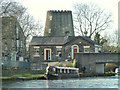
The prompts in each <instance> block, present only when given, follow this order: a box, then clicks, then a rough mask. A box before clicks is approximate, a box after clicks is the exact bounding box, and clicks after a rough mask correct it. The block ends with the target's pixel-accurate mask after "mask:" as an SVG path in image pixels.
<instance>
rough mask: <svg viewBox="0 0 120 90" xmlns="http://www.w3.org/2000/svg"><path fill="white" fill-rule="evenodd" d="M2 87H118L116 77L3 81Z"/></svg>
mask: <svg viewBox="0 0 120 90" xmlns="http://www.w3.org/2000/svg"><path fill="white" fill-rule="evenodd" d="M3 88H118V78H111V77H110V78H108V77H106V78H104V77H97V78H93V77H92V78H81V79H63V80H30V81H16V82H11V81H9V82H5V81H4V82H3Z"/></svg>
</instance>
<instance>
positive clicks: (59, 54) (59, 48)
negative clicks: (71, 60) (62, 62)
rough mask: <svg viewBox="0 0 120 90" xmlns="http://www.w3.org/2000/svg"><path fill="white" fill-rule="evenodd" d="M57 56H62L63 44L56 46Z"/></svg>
mask: <svg viewBox="0 0 120 90" xmlns="http://www.w3.org/2000/svg"><path fill="white" fill-rule="evenodd" d="M56 50H57V53H56V56H58V57H61V56H62V46H56Z"/></svg>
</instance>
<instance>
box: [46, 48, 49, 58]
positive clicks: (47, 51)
mask: <svg viewBox="0 0 120 90" xmlns="http://www.w3.org/2000/svg"><path fill="white" fill-rule="evenodd" d="M46 60H50V50H46Z"/></svg>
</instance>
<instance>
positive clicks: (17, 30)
mask: <svg viewBox="0 0 120 90" xmlns="http://www.w3.org/2000/svg"><path fill="white" fill-rule="evenodd" d="M18 33H19V29H18V27H17V28H16V34H17V38H18Z"/></svg>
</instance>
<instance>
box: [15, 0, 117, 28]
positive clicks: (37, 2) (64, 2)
mask: <svg viewBox="0 0 120 90" xmlns="http://www.w3.org/2000/svg"><path fill="white" fill-rule="evenodd" d="M16 1H18V2H20V3H22V4H23V5H24V6H25V7H26V8H28V12H29V13H30V14H31V15H32V16H34V18H35V19H36V20H42V23H43V26H45V19H46V12H47V10H72V11H73V5H74V4H75V3H82V2H84V3H95V4H97V5H98V6H100V7H101V8H102V9H105V10H106V12H111V13H112V15H113V17H112V18H113V24H112V26H111V28H112V30H115V29H117V28H118V1H119V0H16Z"/></svg>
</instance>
